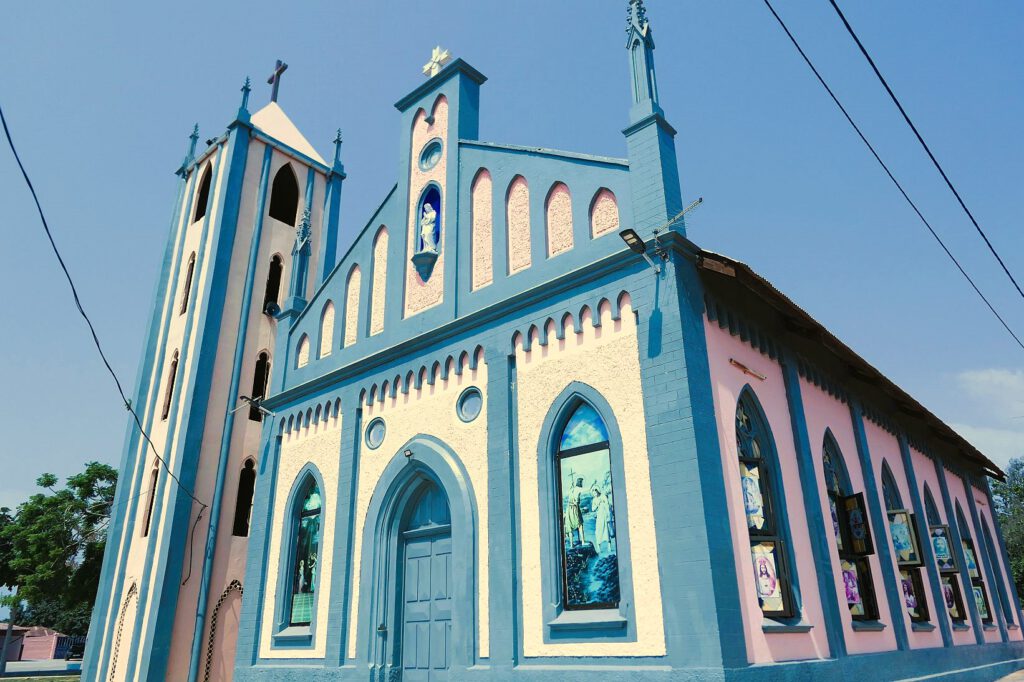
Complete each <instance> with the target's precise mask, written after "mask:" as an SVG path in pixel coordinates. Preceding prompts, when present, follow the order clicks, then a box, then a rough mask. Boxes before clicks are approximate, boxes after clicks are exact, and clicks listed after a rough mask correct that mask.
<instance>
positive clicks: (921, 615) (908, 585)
mask: <svg viewBox="0 0 1024 682" xmlns="http://www.w3.org/2000/svg"><path fill="white" fill-rule="evenodd" d="M881 476H882V501H883V502H884V503H885V510H886V518H887V520H888V523H889V540H890V542H891V543H892V548H893V559H894V560H895V562H896V570H897V571H898V573H899V578H900V598H901V599H902V600H903V608H904V609H905V610H906V612H907V616H908V617H909V618H910V620H911V621H912V622H914V623H924V622H927V621H928V620H930V618H931V617H930V615H929V611H928V594H927V591H926V590H925V587H924V577H923V576H922V572H923V571H924V568H923V566H924V553H923V552H922V551H921V538H922V537H923V536H922V534H921V532H920V527H921V526H920V519H918V518H917V514H914V513H913V512H911V511H910V510H909V509H907V508H906V507H904V506H903V495H902V494H900V489H899V485H897V483H896V477H895V476H893V473H892V469H890V468H889V463H888V462H887V461H886V460H884V459H883V460H882V474H881ZM908 592H910V593H912V594H908ZM912 604H913V606H912Z"/></svg>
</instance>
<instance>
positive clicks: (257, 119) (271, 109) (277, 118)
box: [251, 102, 327, 166]
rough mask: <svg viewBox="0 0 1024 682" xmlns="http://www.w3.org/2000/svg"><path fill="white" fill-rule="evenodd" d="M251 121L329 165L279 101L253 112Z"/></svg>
mask: <svg viewBox="0 0 1024 682" xmlns="http://www.w3.org/2000/svg"><path fill="white" fill-rule="evenodd" d="M251 122H252V125H253V127H254V128H256V129H258V130H260V131H262V132H264V133H266V134H267V135H270V136H271V137H273V138H274V139H276V140H280V141H281V142H283V143H284V144H286V145H288V146H289V147H291V148H292V149H294V150H296V151H299V152H302V153H303V154H305V155H306V156H308V157H310V158H311V159H313V160H314V161H317V162H319V163H322V164H324V165H325V166H326V165H327V162H326V161H324V160H323V159H322V158H321V157H320V155H319V154H317V153H316V149H314V148H313V145H311V144H310V143H309V140H307V139H306V138H305V137H304V136H303V135H302V133H300V132H299V129H298V128H296V127H295V124H294V123H292V120H291V119H290V118H288V114H286V113H284V109H282V108H281V107H280V105H278V103H277V102H271V103H270V104H268V105H267V106H265V107H263V108H262V109H260V110H259V111H257V112H256V113H255V114H253V115H252V119H251Z"/></svg>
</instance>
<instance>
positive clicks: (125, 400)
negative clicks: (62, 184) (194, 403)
mask: <svg viewBox="0 0 1024 682" xmlns="http://www.w3.org/2000/svg"><path fill="white" fill-rule="evenodd" d="M0 123H2V124H3V127H4V135H6V136H7V144H8V145H9V146H10V148H11V153H13V154H14V160H15V161H17V162H18V168H19V169H21V175H22V177H23V178H25V184H26V185H28V190H29V192H31V193H32V199H33V201H35V204H36V210H37V211H38V212H39V219H40V220H41V221H42V223H43V230H45V231H46V238H47V239H49V241H50V247H51V248H52V249H53V254H54V255H55V256H56V257H57V262H58V263H60V268H61V270H63V271H64V277H65V278H67V281H68V286H70V287H71V295H72V296H73V297H74V299H75V307H77V308H78V312H79V314H80V315H81V316H82V319H84V320H85V323H86V325H88V327H89V333H90V334H91V335H92V342H93V344H94V345H95V346H96V350H97V351H98V352H99V355H100V359H101V360H103V365H104V366H105V367H106V368H107V372H109V373H110V376H111V377H112V378H113V379H114V384H115V385H116V386H117V392H118V394H120V396H121V402H122V403H124V406H125V408H126V409H127V410H128V411H129V412H131V414H132V417H133V418H134V420H135V425H136V426H137V427H138V429H139V433H141V434H142V437H143V438H145V439H146V442H147V443H148V444H149V447H150V449H152V451H153V455H154V456H155V457H156V459H157V461H158V462H160V464H161V465H162V466H163V468H164V469H165V470H166V471H167V475H168V476H170V477H171V479H173V480H174V482H175V483H176V484H177V485H178V487H179V488H180V489H181V490H182V491H184V492H185V494H186V495H188V496H189V497H190V498H192V500H193V501H194V502H196V503H197V504H198V505H199V506H200V510H199V516H198V517H196V523H197V524H198V523H199V519H200V518H201V517H202V515H203V511H204V510H206V509H207V508H208V506H209V505H207V504H206V503H205V502H203V501H202V500H200V499H199V498H198V497H196V496H195V495H194V494H193V493H192V491H191V490H189V489H188V488H187V487H186V486H185V484H184V483H182V482H181V479H179V478H178V477H177V476H175V475H174V472H173V471H171V469H170V467H169V466H167V462H166V461H164V458H163V457H161V456H160V453H159V452H157V449H156V445H154V444H153V441H152V439H151V438H150V437H149V434H148V433H146V430H145V429H144V428H143V427H142V421H141V420H140V419H139V414H138V413H137V412H136V411H135V408H134V407H132V403H131V401H130V400H129V399H128V396H126V395H125V393H124V388H123V387H122V386H121V380H120V379H119V378H118V376H117V373H116V372H115V371H114V368H113V367H112V366H111V365H110V361H109V360H107V355H106V353H104V352H103V346H102V345H101V344H100V339H99V336H98V335H97V334H96V328H95V327H94V326H93V324H92V320H91V319H89V315H88V314H87V313H86V312H85V308H83V307H82V301H81V299H80V298H79V296H78V289H77V288H76V287H75V281H74V280H73V279H72V278H71V273H70V272H69V271H68V267H67V265H66V264H65V263H64V258H63V257H62V256H61V254H60V250H59V249H58V248H57V243H56V242H55V241H54V239H53V234H52V233H51V232H50V225H49V223H47V222H46V215H45V214H44V213H43V207H42V205H41V204H40V203H39V195H37V194H36V189H35V187H34V186H33V185H32V180H31V179H30V178H29V176H28V172H27V171H26V170H25V164H23V163H22V162H21V157H20V156H19V155H18V150H17V148H16V147H15V146H14V140H13V139H12V138H11V130H10V128H8V126H7V117H6V116H5V115H4V110H3V107H2V106H0Z"/></svg>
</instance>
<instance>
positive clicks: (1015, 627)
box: [1006, 623, 1020, 630]
mask: <svg viewBox="0 0 1024 682" xmlns="http://www.w3.org/2000/svg"><path fill="white" fill-rule="evenodd" d="M1006 629H1007V630H1020V626H1018V625H1017V624H1016V623H1007V624H1006Z"/></svg>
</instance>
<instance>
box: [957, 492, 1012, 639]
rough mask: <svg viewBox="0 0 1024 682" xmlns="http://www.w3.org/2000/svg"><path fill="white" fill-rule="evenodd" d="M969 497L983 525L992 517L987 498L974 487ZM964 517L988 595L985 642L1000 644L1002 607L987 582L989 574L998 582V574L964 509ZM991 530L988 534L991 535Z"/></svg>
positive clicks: (990, 582)
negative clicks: (988, 622) (989, 618)
mask: <svg viewBox="0 0 1024 682" xmlns="http://www.w3.org/2000/svg"><path fill="white" fill-rule="evenodd" d="M970 491H971V495H973V497H974V504H975V505H976V507H977V509H978V517H979V518H978V520H979V521H980V522H981V523H985V521H984V519H985V518H987V517H988V516H991V515H992V510H991V509H990V508H989V506H988V496H987V495H985V492H984V491H982V490H978V489H977V488H975V487H974V486H971V488H970ZM964 516H966V517H967V523H969V524H970V525H971V539H973V540H974V553H975V554H976V555H977V557H978V568H980V569H981V579H982V580H983V581H984V583H985V591H986V592H987V593H988V607H989V609H990V610H991V613H992V623H991V624H990V625H988V626H987V627H986V628H985V641H986V642H1001V641H1003V637H1002V634H1001V633H1000V632H999V627H998V623H999V613H1000V612H1001V610H1002V606H1001V605H999V604H998V602H999V591H998V588H997V587H996V586H995V584H993V582H992V581H991V580H989V577H988V576H989V573H991V574H992V577H993V579H996V580H998V578H997V577H996V576H997V575H998V574H997V572H996V570H995V566H992V562H991V560H990V558H989V553H988V551H987V550H986V548H985V536H984V534H983V533H982V530H981V528H978V527H977V526H975V524H974V519H973V517H972V515H971V510H970V509H969V508H967V507H964ZM991 532H992V530H991V528H990V529H989V533H991ZM994 539H995V536H993V540H994ZM965 598H966V599H971V598H973V597H972V596H971V592H970V591H968V593H967V596H966V597H965Z"/></svg>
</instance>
